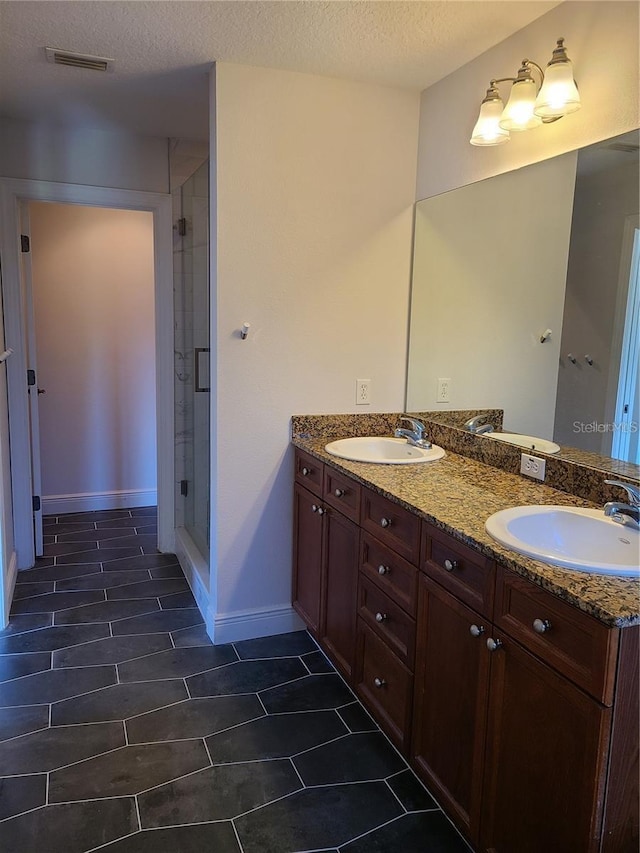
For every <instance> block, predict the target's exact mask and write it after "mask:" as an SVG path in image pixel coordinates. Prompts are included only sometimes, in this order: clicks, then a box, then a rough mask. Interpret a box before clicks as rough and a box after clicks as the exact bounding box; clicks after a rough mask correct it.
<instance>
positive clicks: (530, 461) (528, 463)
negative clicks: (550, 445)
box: [520, 453, 547, 480]
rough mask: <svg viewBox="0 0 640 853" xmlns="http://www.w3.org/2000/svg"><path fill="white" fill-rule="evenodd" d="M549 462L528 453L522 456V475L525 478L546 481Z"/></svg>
mask: <svg viewBox="0 0 640 853" xmlns="http://www.w3.org/2000/svg"><path fill="white" fill-rule="evenodd" d="M546 467H547V460H546V459H540V457H539V456H530V455H529V454H528V453H521V454H520V473H521V474H524V475H525V477H533V479H534V480H544V474H545V468H546Z"/></svg>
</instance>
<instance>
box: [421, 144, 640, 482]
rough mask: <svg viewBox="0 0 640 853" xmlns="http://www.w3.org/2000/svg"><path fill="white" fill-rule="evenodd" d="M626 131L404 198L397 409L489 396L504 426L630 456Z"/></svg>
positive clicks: (630, 210)
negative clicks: (401, 396) (402, 372)
mask: <svg viewBox="0 0 640 853" xmlns="http://www.w3.org/2000/svg"><path fill="white" fill-rule="evenodd" d="M638 140H639V134H638V131H634V132H632V133H629V134H625V135H624V136H622V137H617V138H615V139H611V140H607V141H604V142H601V143H597V144H596V145H592V146H589V147H587V148H584V149H581V150H580V151H578V152H571V153H569V154H563V155H561V156H559V157H555V158H552V159H550V160H546V161H543V162H542V163H536V164H534V165H532V166H526V167H524V168H522V169H518V170H516V171H513V172H508V173H506V174H503V175H498V176H496V177H493V178H489V179H486V180H484V181H479V182H477V183H475V184H471V185H469V186H466V187H462V188H460V189H456V190H453V191H451V192H448V193H443V194H442V195H439V196H435V197H433V198H429V199H424V200H423V201H420V202H418V203H417V205H416V217H415V240H414V263H413V281H412V295H411V322H410V342H409V358H408V367H407V400H406V408H407V411H421V410H428V409H434V408H435V407H436V406H434V404H436V405H437V408H438V409H439V410H440V409H441V410H443V411H445V410H448V409H475V408H477V409H483V408H502V409H504V427H503V428H504V430H505V431H511V432H517V433H526V434H529V435H534V436H537V437H539V438H544V439H548V440H554V441H557V442H558V443H559V444H560V445H562V447H563V449H565V448H567V449H568V448H578V449H580V450H583V451H591V452H594V453H595V454H598V455H600V456H602V457H603V459H602V467H605V468H606V467H607V464H606V460H607V458H611V457H613V458H615V459H625V460H627V461H631V462H635V463H636V464H638V463H640V459H639V458H638V421H639V412H638V405H639V404H638V372H639V360H640V359H639V354H640V344H639V343H638V338H639V335H638V314H639V308H640V293H639V289H640V282H639V278H640V273H639V264H640V231H639V222H638V206H639V205H638V186H639V179H638V150H639V148H638ZM549 330H551V334H550V335H549V336H547V337H546V340H544V341H541V338H542V337H545V333H547V332H548V331H549ZM574 359H575V360H574ZM442 379H446V380H447V382H446V387H447V389H448V397H449V399H448V400H447V401H443V400H442V399H440V397H441V393H440V391H441V388H442V383H441V382H440V380H442ZM560 455H562V452H561V454H560Z"/></svg>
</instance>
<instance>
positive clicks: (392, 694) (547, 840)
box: [294, 450, 640, 853]
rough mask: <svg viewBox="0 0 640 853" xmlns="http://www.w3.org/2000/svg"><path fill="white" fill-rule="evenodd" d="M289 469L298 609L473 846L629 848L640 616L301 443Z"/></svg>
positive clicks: (635, 827)
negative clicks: (476, 540)
mask: <svg viewBox="0 0 640 853" xmlns="http://www.w3.org/2000/svg"><path fill="white" fill-rule="evenodd" d="M295 471H296V473H295V481H296V482H295V489H294V495H295V501H294V607H295V609H296V610H297V612H298V613H299V614H300V615H301V616H302V618H303V619H304V621H305V622H306V624H307V625H308V627H309V630H310V631H311V632H312V633H313V634H314V636H315V637H316V638H317V639H318V641H319V642H320V644H321V646H322V647H323V648H324V649H325V650H326V651H327V653H328V654H329V656H330V657H331V659H332V661H333V662H334V663H335V665H336V666H337V668H338V669H339V670H340V671H341V672H342V673H343V675H345V677H346V678H347V679H348V680H349V682H350V683H351V684H352V685H353V686H354V689H355V690H356V692H357V693H358V696H359V697H360V698H361V699H362V701H363V702H364V704H365V705H366V706H367V707H368V709H369V710H370V711H371V713H372V714H373V715H374V717H375V718H376V720H377V721H378V723H379V724H380V726H381V727H382V728H383V730H384V731H385V732H386V733H387V734H388V736H389V737H390V738H391V740H392V741H393V742H394V743H395V745H396V746H397V747H398V749H399V750H400V751H401V752H403V753H404V754H405V755H407V756H408V757H409V760H410V762H411V764H412V766H413V768H414V769H415V771H416V772H417V773H418V775H419V776H420V777H421V778H422V779H423V781H424V782H425V784H426V785H427V787H428V788H429V789H430V790H431V791H432V792H433V794H434V796H435V797H436V798H437V799H438V801H439V802H440V803H441V805H442V807H443V808H444V810H445V811H446V812H447V814H448V815H449V817H450V818H451V819H452V820H453V821H454V823H456V825H457V826H458V827H459V828H460V829H461V831H462V832H463V834H464V835H465V836H466V837H467V838H468V839H469V841H470V842H471V844H472V845H473V848H474V849H475V850H477V851H481V853H534V851H535V853H539V851H548V852H549V853H556V851H557V853H637V850H638V848H639V843H640V842H639V834H640V829H639V824H640V819H639V817H638V811H639V809H638V804H639V791H638V787H639V785H638V779H639V776H640V768H639V758H638V754H639V750H638V728H639V727H638V717H639V715H640V709H639V704H640V700H639V696H640V687H639V684H638V680H639V676H638V670H639V660H638V657H639V654H640V629H639V628H638V627H637V626H636V627H629V628H625V629H622V630H621V629H619V628H612V627H608V626H607V625H605V624H604V623H602V622H600V621H599V620H597V619H595V618H594V617H593V616H590V615H589V614H587V613H584V612H583V611H581V610H579V609H578V608H577V607H574V606H572V605H571V604H569V603H567V602H566V601H563V600H562V599H561V598H559V597H558V596H556V595H553V594H552V593H551V592H549V591H547V590H546V589H543V588H542V587H541V586H539V585H537V584H536V583H533V582H531V581H530V580H528V579H527V578H525V577H522V576H520V575H519V574H516V573H514V572H512V571H509V570H508V569H506V568H505V567H503V566H501V565H499V564H498V565H496V564H495V563H494V562H493V561H492V560H491V559H489V558H487V557H486V556H484V555H482V554H480V553H479V552H478V551H476V550H475V549H474V548H472V547H470V546H469V545H468V544H465V543H463V542H461V541H459V539H457V538H456V537H454V536H451V535H450V534H449V533H447V532H445V531H443V530H441V529H440V528H438V527H437V526H436V525H434V524H432V523H427V522H426V521H423V520H421V519H420V518H419V516H418V515H417V514H414V513H412V512H410V511H409V510H408V509H407V508H406V507H405V506H400V505H399V504H398V503H395V502H394V501H392V500H390V499H389V498H387V497H386V496H383V495H380V494H379V493H378V492H376V491H374V490H373V489H368V488H365V487H363V486H362V485H360V483H359V482H357V481H356V480H355V479H353V478H351V477H349V475H348V474H347V473H345V472H343V471H341V470H337V469H335V468H333V467H332V466H330V465H328V464H327V465H323V463H321V462H319V461H318V460H317V459H315V457H313V456H311V455H310V454H306V453H304V452H303V451H300V450H297V451H296V468H295ZM414 667H415V671H414Z"/></svg>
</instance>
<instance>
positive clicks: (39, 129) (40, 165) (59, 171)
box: [0, 117, 169, 193]
mask: <svg viewBox="0 0 640 853" xmlns="http://www.w3.org/2000/svg"><path fill="white" fill-rule="evenodd" d="M168 152H169V140H168V139H165V138H160V137H152V136H139V135H136V134H133V133H126V132H124V131H112V132H109V131H104V130H95V129H93V128H80V127H75V128H71V127H56V126H52V125H49V124H47V125H39V124H36V123H34V122H27V121H23V120H20V119H13V118H6V117H3V118H2V122H1V123H0V175H2V176H3V177H5V178H28V179H30V180H34V181H57V182H60V183H65V184H86V185H87V186H97V187H116V188H119V189H130V190H143V191H148V192H163V193H166V192H169V153H168Z"/></svg>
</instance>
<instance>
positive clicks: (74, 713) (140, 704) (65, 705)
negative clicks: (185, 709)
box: [51, 679, 187, 726]
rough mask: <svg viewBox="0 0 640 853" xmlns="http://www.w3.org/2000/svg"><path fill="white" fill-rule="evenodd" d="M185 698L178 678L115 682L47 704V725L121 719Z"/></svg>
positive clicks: (185, 695) (185, 693)
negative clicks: (51, 705) (127, 682)
mask: <svg viewBox="0 0 640 853" xmlns="http://www.w3.org/2000/svg"><path fill="white" fill-rule="evenodd" d="M186 698H187V690H186V688H185V686H184V681H182V679H175V680H173V681H148V682H143V683H136V684H115V685H113V687H106V688H105V689H104V690H97V691H96V692H95V693H89V694H88V695H86V696H79V697H77V698H75V699H71V700H67V701H65V702H57V703H56V704H55V705H53V707H52V708H51V725H52V726H66V725H69V724H71V723H98V722H103V721H105V720H123V719H126V718H127V717H134V716H136V715H137V714H143V713H144V712H145V711H153V710H155V709H156V708H163V707H164V706H165V705H173V703H174V702H180V701H181V700H182V699H186Z"/></svg>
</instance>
